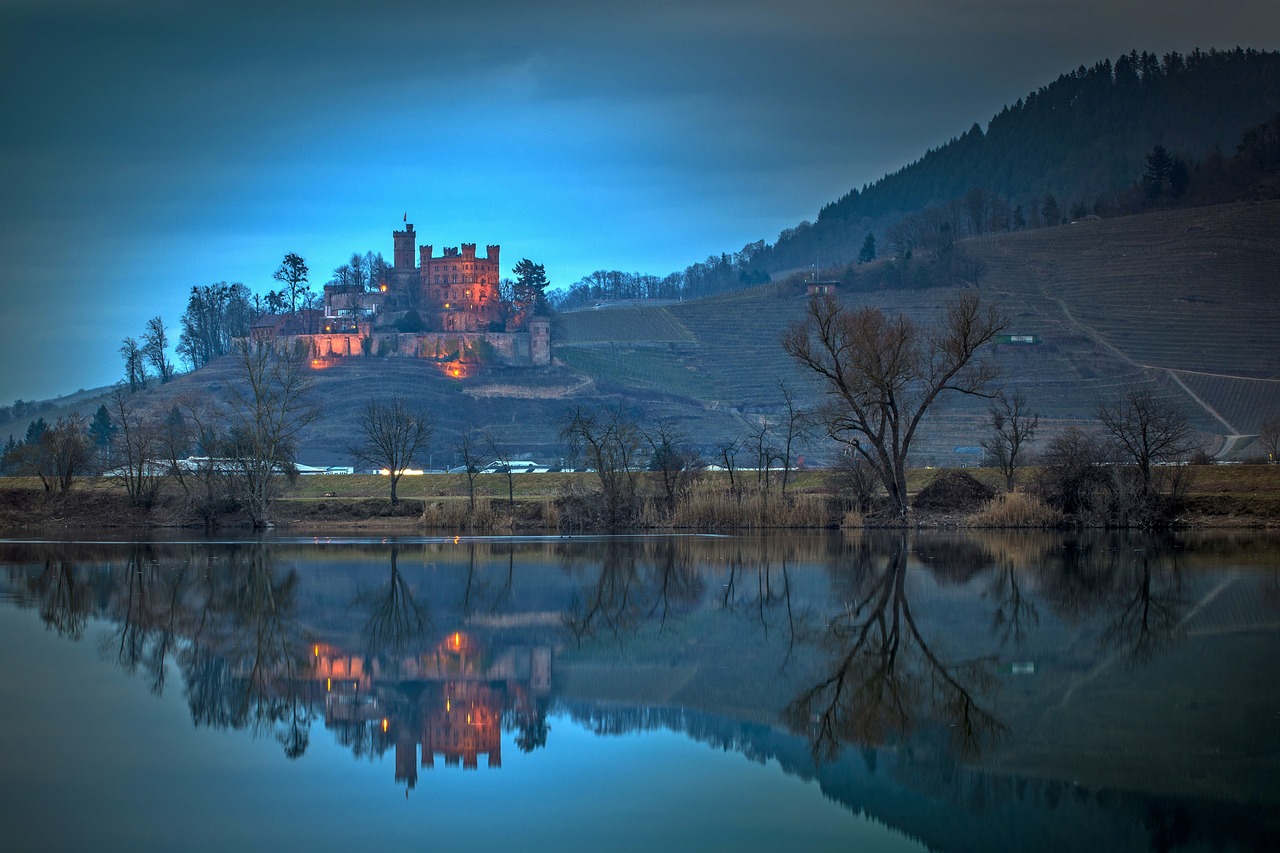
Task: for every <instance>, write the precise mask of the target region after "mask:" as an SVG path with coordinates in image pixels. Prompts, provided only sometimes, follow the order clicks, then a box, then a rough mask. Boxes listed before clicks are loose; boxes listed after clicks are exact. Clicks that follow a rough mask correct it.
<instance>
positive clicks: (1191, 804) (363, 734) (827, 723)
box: [0, 534, 1280, 850]
mask: <svg viewBox="0 0 1280 853" xmlns="http://www.w3.org/2000/svg"><path fill="white" fill-rule="evenodd" d="M0 561H3V563H4V564H5V566H6V575H5V578H6V581H5V582H6V588H7V592H6V598H8V599H9V600H11V601H12V602H13V603H14V604H15V605H16V606H17V607H18V608H22V609H31V610H34V611H36V612H37V613H38V614H39V618H40V619H41V620H42V621H43V622H44V624H45V625H46V626H47V627H48V628H50V629H52V630H53V631H54V632H56V633H57V634H60V635H62V636H65V637H67V638H70V639H79V638H81V637H82V636H84V635H86V633H87V632H89V629H90V627H91V626H94V625H98V624H101V625H103V626H104V629H105V636H106V638H105V639H104V640H102V641H101V645H100V653H101V655H102V656H103V657H105V658H106V659H107V660H109V661H110V662H112V663H113V664H115V665H117V666H118V667H120V668H121V669H123V670H124V671H126V672H128V673H131V674H133V675H134V676H135V677H136V679H137V680H138V681H139V682H141V683H142V684H144V685H145V686H146V687H147V688H148V689H149V690H150V691H151V692H153V693H156V694H162V693H165V692H166V691H169V692H172V691H175V690H176V691H180V693H181V695H182V696H183V699H184V700H185V703H186V705H187V707H188V708H189V711H190V716H191V720H192V721H193V722H194V724H195V726H196V727H197V728H212V729H219V730H220V729H227V730H244V731H246V732H250V733H252V734H253V735H255V736H258V737H268V738H274V739H275V740H276V741H277V742H278V743H279V745H280V750H281V751H282V752H283V754H284V755H285V756H287V757H289V758H295V759H303V763H304V764H305V763H306V761H305V759H306V758H307V757H308V752H309V751H310V750H311V748H312V746H313V744H312V741H313V739H314V738H315V737H316V734H315V731H316V729H317V726H322V727H323V728H324V729H325V730H328V731H329V732H330V733H331V736H332V738H333V740H334V741H336V742H337V743H338V744H340V745H341V746H342V747H343V748H344V749H346V750H348V751H349V752H350V754H351V755H352V756H353V757H354V758H358V759H362V760H372V761H375V762H377V763H378V766H380V767H385V768H386V770H385V778H386V779H387V784H391V783H392V782H394V783H395V784H396V785H397V786H399V787H400V788H403V789H404V790H405V792H406V793H408V792H409V791H411V790H412V789H414V788H415V787H417V786H419V785H420V783H421V779H422V775H421V774H423V773H435V772H443V771H448V770H449V769H451V768H453V767H458V768H462V769H479V770H481V772H496V771H499V770H500V769H501V768H503V766H504V755H503V747H504V743H505V745H506V747H507V748H508V750H509V751H510V750H515V754H519V755H531V754H534V753H535V752H536V753H538V754H545V755H546V756H547V760H551V761H554V759H555V755H556V748H557V743H556V740H557V738H556V735H557V733H558V732H557V730H558V729H559V730H560V731H564V729H563V728H562V726H564V725H567V726H572V727H582V728H585V729H586V730H588V731H592V732H596V733H599V734H609V735H613V734H623V733H635V732H648V731H655V730H665V731H672V732H679V733H681V734H683V735H685V736H687V737H689V738H692V739H693V740H695V741H697V742H701V743H707V744H711V745H714V746H716V747H718V748H721V749H726V750H732V751H734V752H737V753H740V754H742V755H745V756H747V757H749V758H751V759H753V760H755V761H758V762H764V763H769V764H773V763H776V764H777V766H778V767H780V768H781V769H782V770H783V771H784V772H785V773H786V774H788V775H791V776H794V777H797V778H800V779H805V780H811V781H816V782H817V783H818V785H819V786H820V787H821V790H822V791H823V793H824V794H825V795H826V796H827V797H829V798H832V799H834V800H835V801H837V802H839V803H841V804H843V805H844V806H845V807H846V808H848V809H849V810H851V811H852V812H854V813H859V814H866V815H869V816H871V817H873V818H875V819H876V820H877V821H880V822H883V823H885V824H887V825H889V826H891V827H893V828H895V829H897V830H899V831H901V832H902V833H904V834H905V835H906V836H908V837H911V838H916V839H919V840H920V841H922V842H924V843H925V844H927V845H929V846H933V847H945V848H947V849H974V850H978V849H1013V847H1015V846H1019V845H1020V844H1029V843H1032V841H1033V840H1034V842H1035V844H1036V846H1039V847H1041V848H1042V849H1043V848H1044V847H1045V843H1046V839H1047V840H1048V842H1047V843H1048V844H1049V846H1051V847H1052V846H1057V847H1058V848H1059V849H1076V848H1078V847H1081V846H1089V845H1092V846H1095V847H1098V846H1101V847H1103V848H1108V847H1112V846H1119V847H1125V848H1129V847H1136V848H1138V849H1143V848H1146V847H1152V848H1155V849H1177V848H1179V847H1187V846H1189V847H1190V848H1192V849H1193V848H1194V847H1196V846H1198V845H1208V846H1215V845H1216V846H1223V845H1225V846H1226V847H1228V848H1233V847H1234V848H1239V849H1265V848H1267V847H1272V846H1275V845H1276V843H1277V839H1280V828H1278V825H1277V818H1276V817H1275V816H1274V812H1275V811H1276V809H1275V808H1274V807H1275V806H1276V805H1277V804H1278V803H1280V732H1278V729H1280V727H1277V725H1276V717H1275V714H1276V713H1280V687H1277V682H1276V679H1275V672H1276V670H1275V660H1276V653H1277V652H1280V569H1277V566H1278V565H1280V549H1278V548H1277V541H1276V540H1275V539H1274V538H1265V537H1256V536H1240V537H1210V536H1183V537H1147V536H1120V535H1105V536H1104V535H1081V536H1070V537H1062V536H1057V535H1035V534H1032V535H1026V534H1016V535H1015V534H982V535H969V536H965V535H959V534H952V535H923V534H912V535H906V534H887V535H869V534H863V535H852V536H848V535H844V536H842V535H825V534H824V535H808V536H794V535H788V536H779V537H763V538H754V537H752V538H725V537H632V538H616V539H615V538H592V539H587V540H574V539H563V540H562V539H508V540H503V539H495V540H456V541H455V540H430V541H422V540H415V541H407V542H386V543H382V542H342V543H333V542H329V543H304V542H299V541H282V542H271V541H266V542H263V541H256V542H231V543H227V542H222V543H217V544H213V543H202V542H183V543H163V542H152V543H98V544H93V543H75V544H68V543H11V544H3V545H0ZM1266 673H1270V675H1269V676H1266V675H1265V674H1266ZM1260 674H1261V675H1263V677H1260ZM170 682H174V683H170ZM625 769H626V768H620V770H621V771H622V772H625ZM677 772H678V769H677ZM6 783H7V784H21V780H13V779H6ZM712 817H714V816H712ZM781 819H782V818H780V820H781ZM1086 842H1087V843H1086Z"/></svg>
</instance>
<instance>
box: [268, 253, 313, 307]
mask: <svg viewBox="0 0 1280 853" xmlns="http://www.w3.org/2000/svg"><path fill="white" fill-rule="evenodd" d="M309 273H310V270H308V269H307V262H306V261H304V260H303V259H302V256H301V255H297V254H294V253H293V252H290V253H289V254H287V255H285V256H284V260H283V261H281V262H280V266H279V268H278V269H276V271H275V272H274V273H273V274H272V278H274V279H275V280H276V281H278V282H280V283H281V284H282V285H284V287H283V290H284V295H285V296H287V297H288V298H289V313H291V314H295V313H297V311H298V296H299V295H301V294H302V292H303V291H304V290H306V286H307V275H308V274H309Z"/></svg>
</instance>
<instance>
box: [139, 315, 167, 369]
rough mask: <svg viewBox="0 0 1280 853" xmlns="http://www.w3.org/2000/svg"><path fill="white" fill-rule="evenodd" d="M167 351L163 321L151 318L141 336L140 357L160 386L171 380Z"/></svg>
mask: <svg viewBox="0 0 1280 853" xmlns="http://www.w3.org/2000/svg"><path fill="white" fill-rule="evenodd" d="M168 349H169V337H168V335H166V334H165V330H164V320H163V319H162V318H160V317H158V316H157V317H152V318H151V319H150V320H148V321H147V331H146V332H145V333H143V335H142V357H143V359H144V360H145V361H146V363H147V364H149V365H151V368H152V370H154V371H155V372H156V376H158V377H159V378H160V384H161V385H163V384H164V383H166V382H168V381H169V380H170V379H172V378H173V362H171V361H169V356H168V354H167V353H166V350H168Z"/></svg>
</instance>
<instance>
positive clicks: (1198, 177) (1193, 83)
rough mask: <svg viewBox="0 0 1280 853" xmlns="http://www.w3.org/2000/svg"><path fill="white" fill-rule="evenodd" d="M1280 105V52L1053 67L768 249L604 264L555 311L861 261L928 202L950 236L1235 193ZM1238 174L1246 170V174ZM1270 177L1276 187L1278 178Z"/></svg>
mask: <svg viewBox="0 0 1280 853" xmlns="http://www.w3.org/2000/svg"><path fill="white" fill-rule="evenodd" d="M1277 113H1280V52H1275V51H1259V50H1246V49H1241V48H1236V49H1234V50H1229V51H1217V50H1209V51H1201V50H1198V49H1197V50H1194V51H1192V52H1191V53H1189V54H1187V55H1182V54H1179V53H1169V54H1166V55H1165V56H1164V57H1163V58H1161V57H1158V56H1156V55H1155V54H1152V53H1147V52H1144V53H1137V52H1136V51H1131V52H1130V53H1129V54H1127V55H1124V56H1121V57H1119V58H1118V59H1116V60H1115V61H1114V62H1112V61H1111V60H1103V61H1101V62H1098V63H1096V64H1095V65H1093V66H1092V67H1091V68H1090V67H1085V66H1083V65H1082V66H1080V67H1079V68H1078V69H1076V70H1075V71H1072V72H1070V73H1067V74H1063V75H1061V76H1060V77H1059V78H1058V79H1057V80H1055V81H1054V82H1052V83H1050V84H1048V85H1046V86H1043V87H1041V88H1039V89H1037V90H1036V91H1034V92H1031V93H1030V94H1028V95H1027V96H1026V97H1025V98H1021V99H1019V100H1018V101H1017V102H1016V103H1014V104H1012V105H1010V106H1007V107H1005V108H1004V109H1003V110H1001V111H1000V113H999V114H998V115H996V116H994V117H993V118H992V119H991V120H990V122H989V123H988V125H987V128H986V130H985V131H984V130H983V129H982V127H980V126H979V125H978V124H974V125H973V127H971V128H970V129H969V130H968V131H967V132H965V133H964V134H962V135H960V136H958V137H956V138H953V139H952V140H951V141H950V142H948V143H946V144H945V145H942V146H940V147H938V148H935V149H932V150H930V151H928V152H926V153H925V154H924V155H923V156H922V157H920V159H918V160H916V161H915V162H913V163H911V164H910V165H908V166H905V167H903V168H902V169H900V170H898V171H896V172H894V173H892V174H889V175H886V176H884V177H882V178H880V179H879V180H877V181H875V182H874V183H871V184H868V185H865V186H863V187H862V188H860V189H853V190H850V191H849V192H848V193H846V194H845V195H844V196H842V197H841V198H839V199H838V200H836V201H833V202H831V203H830V204H828V205H826V206H824V207H823V208H822V210H821V211H820V212H819V214H818V217H817V219H816V221H814V222H807V221H806V222H802V223H800V224H799V225H797V226H796V227H795V228H788V229H786V230H785V231H783V232H782V233H781V234H780V235H778V238H777V240H776V242H774V243H773V244H769V243H766V242H765V241H764V240H760V241H757V242H754V243H748V244H747V245H746V246H743V247H742V249H741V250H740V251H738V252H734V253H725V254H722V255H718V256H712V257H710V258H708V259H707V260H706V261H704V262H698V263H694V264H691V265H690V266H689V267H688V268H686V269H685V270H683V271H682V272H678V273H672V274H671V275H669V276H666V277H665V278H659V277H657V276H648V275H640V274H628V273H622V272H616V271H615V272H607V271H603V270H602V271H599V272H597V273H594V274H593V275H591V276H588V277H587V278H584V279H583V280H582V281H581V282H578V283H577V284H575V285H573V286H572V287H571V288H570V289H569V292H568V293H567V294H565V297H563V298H562V299H561V303H562V306H561V307H564V308H571V307H575V306H577V305H581V304H587V303H589V302H591V301H592V300H601V299H605V300H607V299H635V298H642V299H643V298H664V299H674V298H684V299H689V298H696V297H699V296H706V295H709V294H713V293H718V292H723V291H726V290H734V289H737V288H738V287H742V286H744V285H750V284H756V283H760V282H764V281H768V280H770V279H771V278H776V277H777V275H778V274H779V273H780V272H784V271H788V270H796V269H801V268H803V269H809V268H810V267H811V266H812V265H813V264H814V261H815V259H817V261H818V263H819V265H820V266H821V267H823V268H824V269H825V270H827V271H828V272H829V273H833V274H834V273H838V270H839V268H840V267H841V266H843V265H845V264H848V263H850V262H852V261H854V260H855V259H856V258H857V257H858V256H859V254H860V253H861V252H862V250H863V248H864V241H865V240H866V238H867V236H868V235H873V239H874V240H875V241H876V243H877V244H878V245H879V247H880V250H881V253H883V251H884V249H885V248H886V237H889V238H892V236H893V235H892V234H891V233H889V229H891V228H892V227H893V226H894V225H896V224H898V223H900V222H901V221H902V220H904V219H907V218H908V217H913V216H917V215H919V214H921V213H923V212H925V211H927V210H932V211H933V213H934V215H933V219H934V220H937V222H945V223H946V231H947V237H948V238H949V239H953V238H959V237H965V236H976V235H981V234H983V233H988V232H993V231H1004V230H1020V229H1023V228H1035V227H1039V226H1043V225H1056V224H1059V222H1061V221H1062V220H1063V219H1079V218H1081V217H1083V216H1085V215H1098V216H1103V217H1107V216H1115V215H1121V214H1129V213H1135V212H1138V211H1139V210H1141V209H1143V208H1144V207H1150V206H1168V205H1186V204H1208V203H1222V202H1229V201H1235V200H1240V199H1242V198H1246V197H1249V195H1250V192H1252V190H1251V189H1250V187H1254V186H1256V185H1257V184H1258V182H1257V181H1255V180H1253V177H1254V176H1255V175H1256V174H1257V171H1258V170H1259V168H1260V164H1258V163H1256V162H1252V161H1250V162H1247V163H1242V162H1241V161H1242V159H1247V158H1241V157H1240V155H1239V153H1238V152H1239V151H1240V149H1241V148H1242V145H1241V143H1242V141H1243V142H1245V143H1246V144H1248V143H1249V135H1250V134H1253V135H1254V136H1256V135H1257V134H1258V133H1263V134H1264V135H1269V134H1274V133H1276V132H1277V130H1280V120H1277V121H1272V122H1270V124H1269V126H1266V127H1262V128H1261V129H1260V126H1262V125H1265V124H1266V123H1267V122H1268V120H1270V119H1272V118H1273V116H1277ZM1257 142H1258V140H1257V139H1254V140H1253V144H1254V145H1256V144H1257ZM1157 146H1159V150H1160V151H1161V152H1163V154H1162V155H1161V156H1167V157H1168V158H1169V161H1168V163H1169V166H1171V167H1172V168H1173V171H1174V175H1173V177H1174V183H1175V186H1174V187H1173V190H1174V191H1173V192H1172V193H1170V194H1167V195H1165V196H1163V197H1151V196H1150V195H1149V194H1148V193H1147V192H1146V191H1145V190H1146V189H1147V188H1145V187H1144V186H1143V185H1142V184H1141V180H1142V179H1143V177H1144V174H1145V173H1146V172H1147V170H1148V167H1149V160H1148V158H1149V157H1150V156H1151V155H1152V154H1153V152H1155V151H1156V150H1157ZM1272 147H1274V146H1272ZM1271 167H1272V168H1273V167H1274V164H1271ZM1242 172H1248V173H1249V177H1248V179H1240V175H1241V173H1242ZM1265 183H1266V186H1267V187H1268V188H1269V189H1268V190H1267V192H1268V193H1270V194H1274V193H1275V190H1276V181H1269V182H1265ZM1157 195H1158V194H1157ZM1255 195H1256V193H1255ZM934 224H937V223H934ZM888 242H892V239H890V241H888ZM917 245H918V243H917Z"/></svg>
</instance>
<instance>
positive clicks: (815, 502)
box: [643, 483, 831, 530]
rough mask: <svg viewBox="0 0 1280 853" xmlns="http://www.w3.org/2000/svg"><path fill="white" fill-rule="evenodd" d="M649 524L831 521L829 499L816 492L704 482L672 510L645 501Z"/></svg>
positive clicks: (711, 526)
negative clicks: (738, 490)
mask: <svg viewBox="0 0 1280 853" xmlns="http://www.w3.org/2000/svg"><path fill="white" fill-rule="evenodd" d="M644 515H645V517H644V520H643V522H644V524H645V526H649V527H671V528H689V529H694V530H758V529H762V528H768V527H789V528H818V527H827V526H829V525H830V523H831V517H830V513H829V512H828V510H827V503H826V501H825V500H824V499H823V498H822V497H820V496H817V495H813V494H807V493H794V492H793V493H791V494H789V495H787V497H786V498H783V497H782V496H781V495H779V494H777V493H776V492H770V493H768V494H766V493H765V492H764V491H762V490H751V491H746V492H742V493H739V494H736V495H735V494H734V493H733V492H731V491H729V490H728V489H727V488H723V487H719V486H718V485H715V484H705V483H704V484H701V485H699V487H698V488H696V489H694V491H693V493H692V494H691V495H689V498H688V500H686V501H685V502H684V503H682V504H681V505H680V506H678V507H676V509H675V510H674V511H672V512H670V513H664V512H660V511H659V510H657V509H656V508H655V507H653V506H652V505H646V508H645V513H644Z"/></svg>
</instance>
